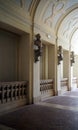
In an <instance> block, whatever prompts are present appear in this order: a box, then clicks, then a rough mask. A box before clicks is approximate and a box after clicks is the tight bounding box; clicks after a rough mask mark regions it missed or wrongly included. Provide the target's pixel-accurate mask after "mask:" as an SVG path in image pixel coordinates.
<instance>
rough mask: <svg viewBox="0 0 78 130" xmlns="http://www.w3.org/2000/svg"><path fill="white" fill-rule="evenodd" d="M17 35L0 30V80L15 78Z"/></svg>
mask: <svg viewBox="0 0 78 130" xmlns="http://www.w3.org/2000/svg"><path fill="white" fill-rule="evenodd" d="M18 39H19V37H18V36H17V35H15V34H13V33H11V32H7V31H4V30H0V81H13V80H17V45H18Z"/></svg>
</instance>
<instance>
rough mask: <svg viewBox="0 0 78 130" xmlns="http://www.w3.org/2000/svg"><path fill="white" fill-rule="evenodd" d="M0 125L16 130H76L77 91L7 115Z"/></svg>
mask: <svg viewBox="0 0 78 130" xmlns="http://www.w3.org/2000/svg"><path fill="white" fill-rule="evenodd" d="M0 123H1V124H3V125H6V126H9V127H11V128H14V129H16V130H78V91H72V92H66V93H64V95H63V96H55V97H52V98H50V99H47V100H45V101H43V102H40V103H38V104H34V105H28V106H25V107H22V108H20V109H18V110H16V111H13V112H10V113H7V114H5V115H3V116H0ZM0 130H1V129H0ZM2 130H10V129H2Z"/></svg>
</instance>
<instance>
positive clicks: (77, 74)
mask: <svg viewBox="0 0 78 130" xmlns="http://www.w3.org/2000/svg"><path fill="white" fill-rule="evenodd" d="M73 77H77V78H78V55H75V63H74V64H73Z"/></svg>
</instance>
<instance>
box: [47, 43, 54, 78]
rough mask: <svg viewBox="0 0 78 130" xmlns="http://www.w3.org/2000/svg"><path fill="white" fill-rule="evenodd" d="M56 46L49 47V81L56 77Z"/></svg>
mask: <svg viewBox="0 0 78 130" xmlns="http://www.w3.org/2000/svg"><path fill="white" fill-rule="evenodd" d="M54 58H55V57H54V46H52V45H49V46H48V78H49V79H52V78H53V79H54V78H55V75H54V62H55V59H54Z"/></svg>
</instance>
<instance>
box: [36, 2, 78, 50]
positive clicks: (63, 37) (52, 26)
mask: <svg viewBox="0 0 78 130" xmlns="http://www.w3.org/2000/svg"><path fill="white" fill-rule="evenodd" d="M34 23H35V24H36V25H38V26H39V27H41V29H43V30H47V31H48V33H50V34H52V36H54V37H55V38H57V37H58V39H59V41H61V42H60V44H63V46H64V47H65V48H66V44H68V45H67V49H68V48H69V47H70V43H71V42H72V37H73V36H75V35H78V33H77V32H78V31H77V29H78V0H41V1H40V3H39V5H38V8H37V10H36V13H35V18H34ZM75 37H76V36H75ZM59 41H58V42H59ZM62 42H63V43H62Z"/></svg>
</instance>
